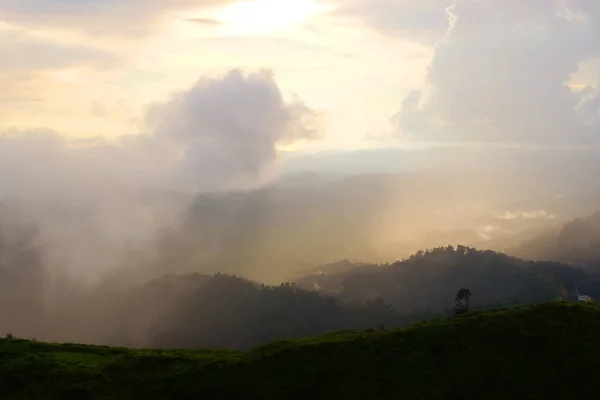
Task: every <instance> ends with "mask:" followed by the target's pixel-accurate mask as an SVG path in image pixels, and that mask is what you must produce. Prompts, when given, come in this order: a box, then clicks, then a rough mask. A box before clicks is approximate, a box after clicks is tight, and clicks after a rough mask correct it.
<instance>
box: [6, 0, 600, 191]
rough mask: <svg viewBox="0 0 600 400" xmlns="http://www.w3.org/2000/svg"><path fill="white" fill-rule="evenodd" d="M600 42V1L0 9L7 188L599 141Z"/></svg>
mask: <svg viewBox="0 0 600 400" xmlns="http://www.w3.org/2000/svg"><path fill="white" fill-rule="evenodd" d="M598 37H600V3H599V2H596V1H591V0H455V1H451V0H253V1H236V0H172V1H168V2H167V1H159V0H135V1H134V0H120V1H117V0H19V1H16V0H0V53H2V54H3V56H2V61H1V62H0V87H1V88H2V91H0V134H1V136H0V154H2V157H3V158H2V159H1V160H0V164H1V165H0V166H2V167H3V168H4V170H5V171H13V172H11V173H7V172H5V173H3V174H1V173H0V179H3V182H8V181H10V182H12V187H13V188H16V187H18V186H19V182H22V181H23V180H27V181H28V182H31V181H36V180H37V181H40V185H42V182H41V181H44V182H46V180H47V179H46V177H44V179H41V178H40V176H41V175H43V176H46V175H49V174H51V175H52V176H54V177H56V181H57V182H58V181H60V182H73V181H78V182H84V181H87V180H88V177H89V176H94V177H96V180H95V182H97V181H99V180H100V181H107V180H110V179H112V177H114V176H118V177H119V179H121V182H120V183H121V184H127V183H128V182H130V181H136V182H137V181H139V180H140V179H145V180H150V181H153V182H158V181H160V182H164V181H167V180H168V181H169V182H171V181H176V182H177V184H178V185H183V186H186V185H188V186H189V185H191V186H193V187H202V188H222V187H229V186H239V185H243V184H244V183H245V182H248V181H252V180H254V179H256V178H257V177H263V176H264V175H265V174H267V175H268V174H269V173H271V172H269V171H268V170H269V168H270V166H272V165H274V164H275V163H276V161H277V160H278V159H280V156H281V154H285V152H292V151H295V152H320V151H321V152H322V151H337V150H357V149H358V150H360V149H373V148H389V147H398V146H399V147H406V148H411V146H413V147H419V146H421V147H422V146H423V144H425V145H426V146H427V145H434V144H435V145H439V144H440V143H441V144H445V145H451V146H453V147H461V146H463V145H464V146H472V145H473V143H479V145H481V146H483V147H485V146H488V147H494V146H517V147H519V146H529V147H539V148H544V147H554V148H560V149H573V148H584V147H595V146H597V145H598V144H600V141H599V134H600V129H599V128H600V95H599V93H598V83H599V79H600V76H599V75H600V41H598V40H596V39H597V38H598ZM14 171H18V173H17V174H16V173H14ZM1 175H4V176H1ZM123 179H125V180H124V181H123ZM44 185H45V186H44ZM5 186H6V185H5ZM8 186H10V185H8ZM42 186H44V187H46V186H47V184H46V183H44V184H43V185H42ZM40 187H41V186H40ZM28 188H29V187H28ZM15 190H17V189H15Z"/></svg>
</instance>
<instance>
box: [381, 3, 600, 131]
mask: <svg viewBox="0 0 600 400" xmlns="http://www.w3.org/2000/svg"><path fill="white" fill-rule="evenodd" d="M448 20H449V23H450V27H449V28H448V31H447V32H446V36H445V38H444V40H442V41H441V42H440V43H438V45H437V47H436V50H435V54H434V57H433V60H432V62H431V65H430V67H429V71H428V82H427V83H428V88H427V90H424V91H421V92H416V93H411V94H409V96H408V97H407V98H406V99H405V101H404V103H403V105H402V108H401V110H400V111H399V112H398V114H396V115H395V116H394V117H393V118H392V123H393V124H394V127H395V129H396V132H397V133H398V134H402V135H410V136H412V137H413V138H414V139H418V140H445V141H452V140H469V141H492V142H526V143H565V142H569V143H572V142H578V143H585V142H589V141H594V140H597V139H598V133H597V132H598V127H599V126H600V125H599V122H600V119H599V115H600V114H599V112H598V104H599V98H600V97H599V94H598V82H596V83H595V85H593V86H590V87H588V88H587V89H586V90H584V91H580V92H576V91H573V90H571V89H570V88H569V87H568V82H569V80H570V78H571V76H572V74H574V73H576V72H577V71H578V67H579V65H580V63H581V62H584V61H586V60H588V59H591V58H593V57H597V56H598V55H600V42H598V41H597V40H594V38H595V37H598V33H600V31H599V29H600V5H598V4H597V2H587V1H569V0H562V1H554V2H553V1H547V0H531V1H527V2H513V1H504V0H479V1H475V0H457V1H455V3H454V4H453V6H452V7H451V8H449V9H448Z"/></svg>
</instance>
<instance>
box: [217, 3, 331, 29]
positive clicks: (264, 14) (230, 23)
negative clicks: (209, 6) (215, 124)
mask: <svg viewBox="0 0 600 400" xmlns="http://www.w3.org/2000/svg"><path fill="white" fill-rule="evenodd" d="M321 11H323V7H322V6H320V5H318V4H317V3H316V2H315V1H314V0H293V1H282V0H255V1H242V2H239V3H234V4H232V5H231V6H228V7H226V8H224V9H223V11H221V13H220V14H219V20H220V21H222V22H223V23H224V24H225V27H226V30H227V32H228V33H229V34H232V35H242V36H245V35H260V34H266V33H273V32H275V31H281V30H287V29H291V28H294V27H295V26H296V25H298V24H301V23H303V22H305V21H307V20H308V19H309V18H311V17H312V16H314V15H315V14H317V13H319V12H321Z"/></svg>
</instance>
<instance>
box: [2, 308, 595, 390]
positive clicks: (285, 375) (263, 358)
mask: <svg viewBox="0 0 600 400" xmlns="http://www.w3.org/2000/svg"><path fill="white" fill-rule="evenodd" d="M598 371H600V307H598V306H595V305H582V304H575V303H551V304H544V305H539V306H532V307H519V308H513V309H508V310H498V311H488V312H478V313H472V314H469V315H465V316H462V317H459V318H450V319H442V320H435V321H430V322H427V323H421V324H418V325H415V326H413V327H411V328H408V329H403V330H394V331H387V330H372V331H363V332H341V333H336V334H331V335H326V336H320V337H316V338H310V339H305V340H297V341H282V342H276V343H273V344H270V345H267V346H263V347H259V348H256V349H254V350H252V351H249V352H239V351H229V350H197V351H176V350H173V351H159V350H129V349H120V348H109V347H97V346H83V345H72V344H48V343H41V342H35V341H25V340H18V339H5V340H0V399H11V400H12V399H61V400H68V399H178V400H186V399H236V400H237V399H240V400H241V399H302V400H304V399H344V400H348V399H511V398H515V399H522V398H527V399H549V398H552V399H560V398H563V399H573V398H575V396H580V395H581V396H587V397H588V398H597V397H598V395H597V393H596V392H597V389H596V385H595V382H596V377H595V375H596V374H598Z"/></svg>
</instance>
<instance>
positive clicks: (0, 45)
mask: <svg viewBox="0 0 600 400" xmlns="http://www.w3.org/2000/svg"><path fill="white" fill-rule="evenodd" d="M0 54H2V62H1V63H0V75H1V74H5V75H19V76H23V75H27V74H30V73H33V72H39V71H44V70H58V69H64V68H69V67H75V66H84V65H91V66H95V67H108V66H115V65H117V64H116V63H118V61H119V57H117V56H116V55H114V54H112V53H109V52H106V51H104V50H99V49H94V48H93V47H89V46H83V45H75V44H69V43H60V42H56V41H53V40H52V39H49V38H44V37H39V36H34V35H32V34H29V33H27V32H25V31H24V30H21V29H2V30H0Z"/></svg>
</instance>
